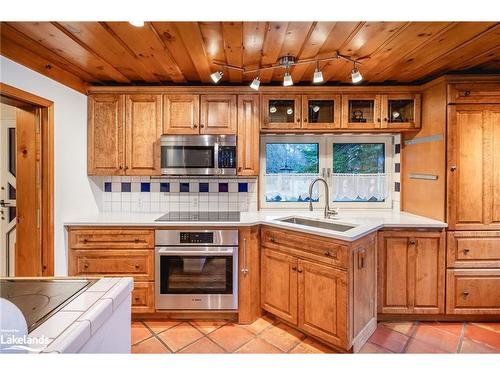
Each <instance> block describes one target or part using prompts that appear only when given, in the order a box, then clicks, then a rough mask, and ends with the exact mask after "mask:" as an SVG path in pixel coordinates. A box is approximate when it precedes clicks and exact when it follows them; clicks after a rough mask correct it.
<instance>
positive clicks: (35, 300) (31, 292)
mask: <svg viewBox="0 0 500 375" xmlns="http://www.w3.org/2000/svg"><path fill="white" fill-rule="evenodd" d="M93 283H94V281H93V280H76V279H74V280H58V279H45V280H43V279H40V280H35V279H24V280H23V279H2V280H0V297H2V298H5V299H6V300H8V301H10V302H12V303H13V304H14V305H16V306H17V307H18V308H19V310H21V312H22V313H23V315H24V318H25V319H26V323H27V325H28V332H31V331H33V330H34V329H35V328H36V327H38V326H39V325H40V324H41V323H43V322H44V321H45V320H47V319H48V318H49V317H50V316H52V315H53V314H55V313H56V312H57V311H59V310H60V309H61V308H62V307H64V306H65V305H66V303H67V302H69V301H70V300H71V299H72V298H73V297H75V296H76V295H77V294H79V293H80V292H82V291H83V290H84V289H86V288H87V287H89V286H90V285H91V284H93Z"/></svg>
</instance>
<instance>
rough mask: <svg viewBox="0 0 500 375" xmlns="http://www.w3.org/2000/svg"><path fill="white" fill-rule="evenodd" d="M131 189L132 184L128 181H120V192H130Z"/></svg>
mask: <svg viewBox="0 0 500 375" xmlns="http://www.w3.org/2000/svg"><path fill="white" fill-rule="evenodd" d="M131 191H132V184H131V183H130V182H122V193H130V192H131Z"/></svg>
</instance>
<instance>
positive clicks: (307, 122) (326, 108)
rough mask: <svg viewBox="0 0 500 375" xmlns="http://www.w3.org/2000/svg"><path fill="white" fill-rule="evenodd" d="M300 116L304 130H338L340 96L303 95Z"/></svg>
mask: <svg viewBox="0 0 500 375" xmlns="http://www.w3.org/2000/svg"><path fill="white" fill-rule="evenodd" d="M302 114H303V115H302V116H303V123H302V127H303V128H305V129H335V128H340V95H303V96H302Z"/></svg>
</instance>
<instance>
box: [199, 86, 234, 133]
mask: <svg viewBox="0 0 500 375" xmlns="http://www.w3.org/2000/svg"><path fill="white" fill-rule="evenodd" d="M236 121H237V117H236V95H202V96H201V116H200V134H236Z"/></svg>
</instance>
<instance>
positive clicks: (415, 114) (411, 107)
mask: <svg viewBox="0 0 500 375" xmlns="http://www.w3.org/2000/svg"><path fill="white" fill-rule="evenodd" d="M420 100H421V98H420V94H388V95H382V128H388V129H390V128H397V129H413V128H420V111H421V106H420Z"/></svg>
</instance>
